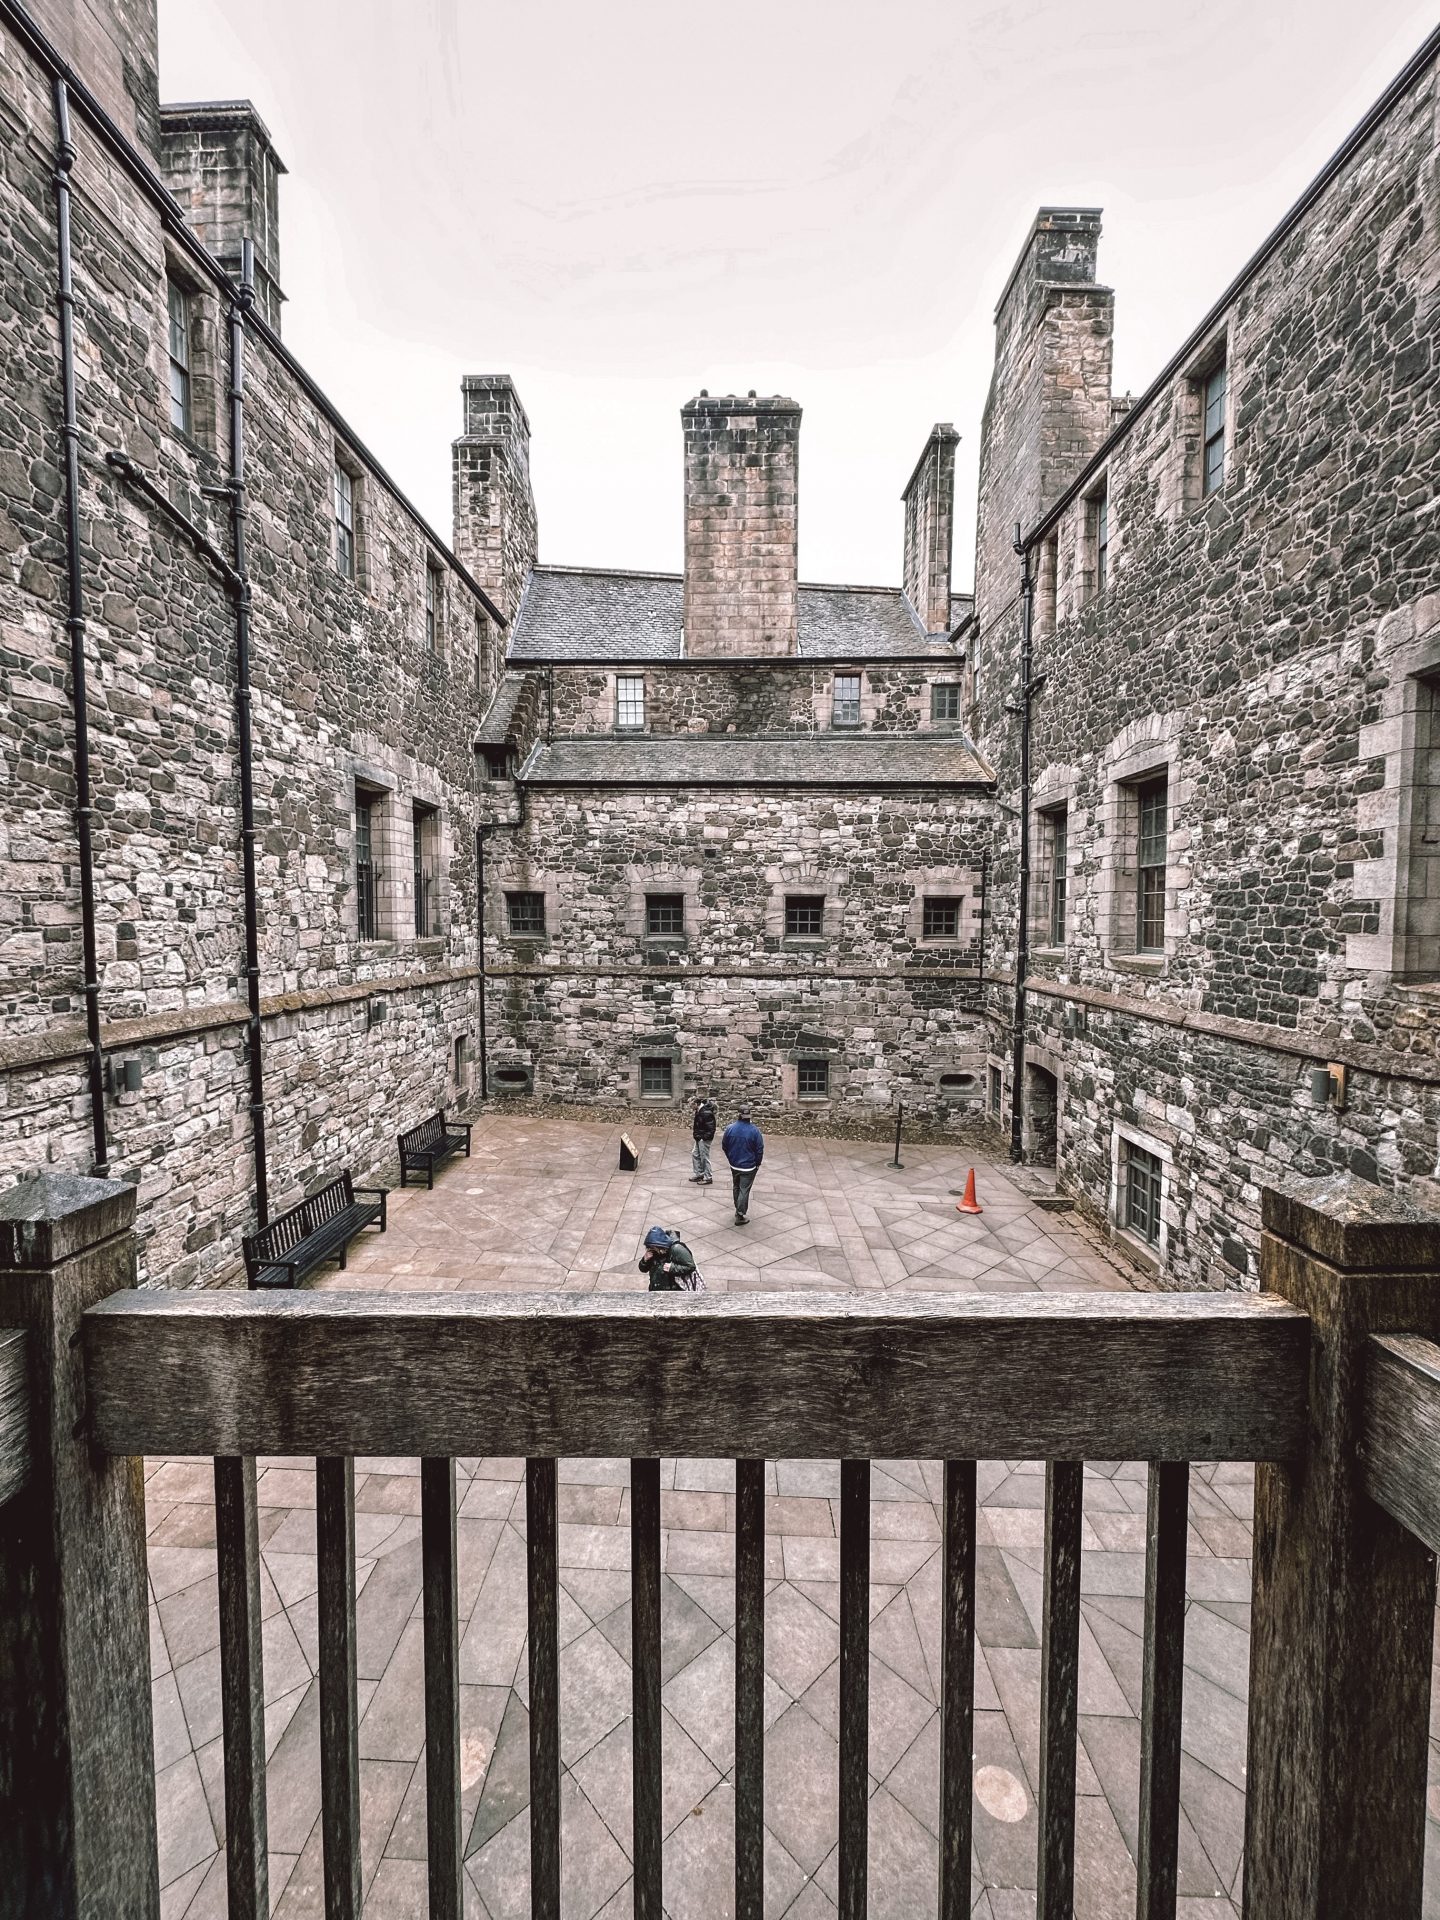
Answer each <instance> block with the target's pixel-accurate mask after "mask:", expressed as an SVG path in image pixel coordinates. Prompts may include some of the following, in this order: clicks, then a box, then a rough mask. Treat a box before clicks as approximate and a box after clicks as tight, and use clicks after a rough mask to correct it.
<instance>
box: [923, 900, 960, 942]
mask: <svg viewBox="0 0 1440 1920" xmlns="http://www.w3.org/2000/svg"><path fill="white" fill-rule="evenodd" d="M912 924H913V923H912ZM920 937H921V939H922V940H957V939H959V937H960V902H959V901H958V900H952V899H945V898H942V897H939V896H936V895H930V894H927V895H926V897H925V900H924V902H923V904H922V907H921V915H920Z"/></svg>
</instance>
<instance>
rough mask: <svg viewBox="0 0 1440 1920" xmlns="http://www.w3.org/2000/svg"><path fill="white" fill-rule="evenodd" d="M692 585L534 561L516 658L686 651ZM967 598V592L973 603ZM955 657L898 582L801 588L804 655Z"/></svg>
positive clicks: (606, 657)
mask: <svg viewBox="0 0 1440 1920" xmlns="http://www.w3.org/2000/svg"><path fill="white" fill-rule="evenodd" d="M684 602H685V588H684V580H683V578H682V576H681V575H680V574H678V573H620V572H612V571H610V570H608V569H606V568H603V567H536V568H534V569H533V570H532V572H531V574H530V578H529V580H528V581H527V582H526V585H525V593H524V597H523V598H522V600H521V602H520V610H519V612H518V613H517V615H516V617H515V625H514V629H513V631H512V633H511V637H510V653H509V658H510V660H511V662H512V663H514V664H516V665H519V664H522V663H524V662H526V661H543V660H555V661H561V660H594V661H631V660H634V661H642V660H679V659H680V658H682V627H683V622H684ZM968 606H969V602H968V600H967V601H966V610H967V611H968ZM903 655H911V656H916V655H920V656H924V655H932V656H935V657H938V658H944V659H949V658H952V657H953V649H952V648H951V647H950V646H949V644H948V642H947V641H945V640H944V639H942V638H936V637H932V636H930V635H928V634H926V633H924V632H923V631H922V630H921V627H920V623H919V621H918V620H917V619H916V618H915V615H914V614H913V613H912V612H911V610H910V603H909V601H908V600H907V599H906V598H905V595H904V594H903V593H902V592H901V591H900V589H899V588H898V587H826V586H805V585H802V586H801V588H800V657H801V658H802V659H812V660H835V659H846V660H864V659H884V658H886V657H887V656H888V657H890V658H892V659H893V658H898V657H900V656H903Z"/></svg>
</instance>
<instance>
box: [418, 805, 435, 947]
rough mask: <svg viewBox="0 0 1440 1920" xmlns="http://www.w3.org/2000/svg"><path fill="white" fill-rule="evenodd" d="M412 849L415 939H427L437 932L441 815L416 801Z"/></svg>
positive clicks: (432, 808)
mask: <svg viewBox="0 0 1440 1920" xmlns="http://www.w3.org/2000/svg"><path fill="white" fill-rule="evenodd" d="M412 817H413V833H414V851H415V938H416V939H417V940H427V939H429V937H430V935H431V934H433V933H436V932H438V930H439V926H438V904H439V903H438V900H437V898H436V895H437V893H438V890H439V882H438V879H437V877H436V871H435V869H436V862H437V857H438V852H439V839H440V816H439V814H438V813H437V812H436V810H435V808H434V807H427V806H426V805H425V804H424V803H423V802H422V801H419V800H417V801H416V802H415V804H414V809H413V816H412Z"/></svg>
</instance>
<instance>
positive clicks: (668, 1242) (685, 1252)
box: [640, 1227, 705, 1293]
mask: <svg viewBox="0 0 1440 1920" xmlns="http://www.w3.org/2000/svg"><path fill="white" fill-rule="evenodd" d="M640 1271H641V1273H643V1274H645V1275H646V1276H647V1278H648V1279H649V1281H650V1291H651V1293H703V1292H704V1291H705V1282H704V1281H703V1280H702V1279H701V1278H700V1269H699V1268H698V1267H697V1266H696V1265H695V1256H694V1254H693V1253H691V1251H690V1249H689V1248H688V1247H687V1246H686V1244H685V1242H684V1241H683V1240H682V1239H681V1238H680V1236H679V1234H678V1233H672V1232H671V1231H670V1229H669V1228H668V1227H651V1229H650V1231H649V1232H648V1233H647V1234H646V1236H645V1251H644V1253H643V1254H642V1255H641V1257H640Z"/></svg>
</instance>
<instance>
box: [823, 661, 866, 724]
mask: <svg viewBox="0 0 1440 1920" xmlns="http://www.w3.org/2000/svg"><path fill="white" fill-rule="evenodd" d="M830 719H831V723H832V725H834V726H837V727H858V726H859V724H860V676H859V674H858V673H837V674H836V676H835V687H834V695H833V701H832V705H831V709H830Z"/></svg>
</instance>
